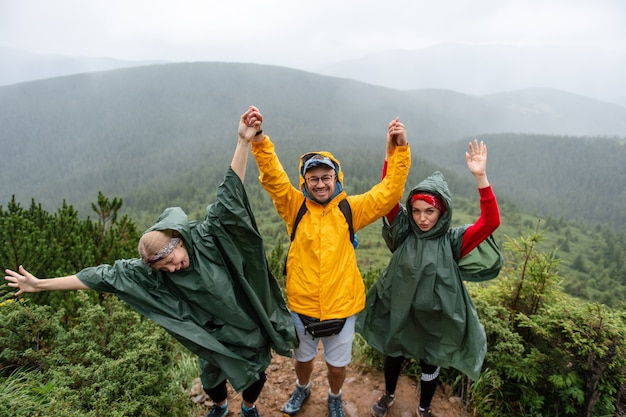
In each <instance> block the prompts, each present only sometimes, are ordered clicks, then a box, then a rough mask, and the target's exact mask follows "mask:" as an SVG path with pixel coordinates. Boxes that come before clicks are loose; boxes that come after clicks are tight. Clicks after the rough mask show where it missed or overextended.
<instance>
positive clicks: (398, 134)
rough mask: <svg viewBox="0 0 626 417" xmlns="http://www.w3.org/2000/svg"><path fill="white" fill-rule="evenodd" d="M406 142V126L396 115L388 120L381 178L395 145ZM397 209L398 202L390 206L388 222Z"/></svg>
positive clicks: (403, 144) (385, 173) (393, 216)
mask: <svg viewBox="0 0 626 417" xmlns="http://www.w3.org/2000/svg"><path fill="white" fill-rule="evenodd" d="M407 143H409V142H408V139H407V135H406V128H405V127H404V124H402V123H400V118H399V117H396V118H395V119H393V120H392V121H391V122H389V125H388V126H387V149H386V152H385V161H384V163H383V174H382V177H383V178H385V175H387V161H388V160H389V157H390V156H391V155H393V153H394V152H395V151H396V146H405V145H406V144H407ZM399 210H400V202H398V204H396V205H395V206H394V208H392V209H391V211H390V212H389V213H387V215H386V217H387V221H388V222H389V223H390V224H391V222H392V221H393V219H394V218H395V217H396V215H397V214H398V211H399Z"/></svg>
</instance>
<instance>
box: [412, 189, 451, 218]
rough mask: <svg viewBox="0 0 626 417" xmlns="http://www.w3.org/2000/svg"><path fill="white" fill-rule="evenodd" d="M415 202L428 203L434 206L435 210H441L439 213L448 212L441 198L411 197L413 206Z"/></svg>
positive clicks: (426, 195) (429, 196) (421, 195)
mask: <svg viewBox="0 0 626 417" xmlns="http://www.w3.org/2000/svg"><path fill="white" fill-rule="evenodd" d="M415 200H423V201H425V202H427V203H428V204H430V205H431V206H433V207H434V208H436V209H439V211H441V212H442V213H445V212H446V206H445V204H443V201H441V198H439V197H436V196H434V195H430V194H413V195H412V196H411V204H413V203H414V202H415Z"/></svg>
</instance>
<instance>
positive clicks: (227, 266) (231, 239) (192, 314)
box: [5, 118, 297, 417]
mask: <svg viewBox="0 0 626 417" xmlns="http://www.w3.org/2000/svg"><path fill="white" fill-rule="evenodd" d="M256 133H257V131H256V128H255V127H254V126H248V125H247V124H246V123H245V122H244V120H243V118H240V120H239V139H238V142H237V146H236V149H235V153H234V155H233V159H232V162H231V166H230V169H228V171H227V172H226V175H225V178H224V181H223V182H222V184H220V186H219V188H218V190H217V198H216V201H215V203H213V204H211V205H209V206H208V207H207V211H206V216H205V218H204V220H202V221H197V222H196V221H192V222H190V221H188V219H187V215H186V214H185V213H184V212H183V211H182V209H180V208H178V207H170V208H168V209H166V210H165V211H164V212H163V213H162V214H161V216H160V217H159V219H158V220H157V223H156V224H154V225H153V226H152V227H150V228H149V229H148V230H146V232H144V234H143V235H142V237H141V239H140V241H139V254H140V258H137V259H124V260H117V261H115V263H114V264H113V265H100V266H96V267H91V268H86V269H84V270H82V271H80V272H78V273H77V274H76V275H70V276H66V277H58V278H50V279H38V278H36V277H35V276H33V275H32V274H30V273H29V272H28V271H27V270H26V269H24V267H22V266H20V267H19V268H18V271H12V270H9V269H7V270H5V273H6V276H5V279H6V280H7V281H8V285H9V286H10V287H14V288H18V289H19V290H18V291H17V292H16V294H15V295H16V296H18V295H20V294H22V293H24V292H38V291H49V290H87V289H93V290H96V291H101V292H112V293H115V294H116V295H117V296H118V297H119V298H120V299H121V300H122V301H124V302H126V303H127V304H129V305H130V306H131V307H133V308H134V309H135V310H137V311H138V312H140V313H141V314H143V315H145V316H146V317H148V318H150V319H152V320H154V321H155V322H156V323H158V324H159V325H161V326H162V327H163V328H165V329H166V330H167V331H168V332H169V333H170V334H171V335H172V336H174V337H175V338H176V339H177V340H178V341H179V342H180V343H182V344H183V345H184V346H185V347H187V348H188V349H189V350H191V351H192V352H194V353H195V354H197V355H198V357H199V362H200V378H201V380H202V385H203V387H204V390H205V391H206V392H207V394H208V395H209V397H211V399H212V401H213V402H214V405H213V407H212V408H211V410H210V411H209V413H208V414H207V416H209V417H223V416H225V415H226V414H227V412H228V408H227V404H228V401H227V397H228V395H227V387H226V382H227V381H229V382H230V384H231V385H232V386H233V388H234V389H235V390H237V391H242V398H243V403H242V405H241V414H242V416H243V417H255V416H258V411H257V409H256V407H255V406H254V403H255V401H256V400H257V398H258V396H259V394H260V393H261V390H262V388H263V385H264V383H265V379H266V376H265V369H266V368H267V366H268V365H269V363H270V360H271V349H274V350H275V351H276V352H277V353H279V354H281V355H286V356H290V355H291V349H292V348H293V347H295V346H296V345H297V337H296V335H295V329H294V326H293V320H292V319H291V316H290V315H289V312H288V310H287V308H286V306H285V303H284V300H283V298H282V295H281V292H280V289H279V288H278V285H277V283H276V281H275V280H274V278H273V276H272V275H271V273H270V272H269V269H268V267H267V261H266V257H265V252H264V248H263V241H262V239H261V236H260V235H259V231H258V229H257V226H256V222H255V219H254V216H253V214H252V211H251V210H250V206H249V203H248V198H247V195H246V192H245V189H244V187H243V183H242V181H243V179H244V177H245V171H246V163H247V158H248V151H249V146H250V139H251V138H253V137H254V135H255V134H256Z"/></svg>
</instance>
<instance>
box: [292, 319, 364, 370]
mask: <svg viewBox="0 0 626 417" xmlns="http://www.w3.org/2000/svg"><path fill="white" fill-rule="evenodd" d="M291 318H292V319H293V323H294V324H295V326H296V333H297V334H298V339H300V344H299V346H298V347H297V348H296V349H294V350H293V354H294V357H295V358H296V360H297V361H298V362H308V361H310V360H313V359H314V358H315V356H317V350H318V348H319V343H320V341H321V342H322V346H323V347H324V360H326V363H328V364H329V365H331V366H335V367H338V368H341V367H343V366H347V365H348V364H349V363H350V361H351V360H352V340H353V339H354V323H355V321H356V316H350V317H348V319H347V320H346V324H345V325H344V326H343V329H341V332H339V333H338V334H336V335H333V336H327V337H322V338H318V339H314V338H313V337H312V336H311V335H310V334H308V333H307V334H304V326H303V325H302V321H301V320H300V317H298V314H297V313H294V312H293V311H292V312H291Z"/></svg>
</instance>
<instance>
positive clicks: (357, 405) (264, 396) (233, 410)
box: [192, 352, 466, 417]
mask: <svg viewBox="0 0 626 417" xmlns="http://www.w3.org/2000/svg"><path fill="white" fill-rule="evenodd" d="M267 377H268V378H267V382H266V383H265V387H264V388H263V392H262V393H261V397H260V398H259V400H258V401H257V408H258V410H259V414H260V415H261V417H283V413H282V408H283V405H284V404H285V402H286V401H287V400H288V399H289V396H290V395H291V392H292V390H293V388H294V384H295V373H294V369H293V359H291V358H285V357H283V356H278V355H275V356H274V358H273V359H272V363H271V364H270V366H269V367H268V368H267ZM311 388H312V392H311V397H310V398H309V400H308V401H307V402H306V403H305V405H304V406H303V407H302V410H301V411H300V413H298V415H297V417H326V416H328V408H327V405H326V399H327V396H328V381H327V379H326V364H325V362H324V358H323V357H322V353H321V352H320V353H319V354H318V356H317V358H316V360H315V369H314V371H313V377H312V380H311ZM383 389H384V377H383V374H382V372H379V371H376V370H368V371H361V370H359V369H357V367H355V366H354V365H350V366H348V370H347V376H346V380H345V382H344V385H343V403H344V410H345V413H346V417H369V416H370V415H371V414H370V408H371V406H372V404H373V403H374V401H376V399H377V398H378V397H379V396H380V394H381V391H382V390H383ZM201 392H202V388H201V387H200V385H199V384H197V385H196V386H195V387H194V390H193V391H192V394H195V398H196V399H195V401H196V402H204V403H205V404H206V406H207V407H206V409H205V411H204V412H205V413H206V412H207V411H208V408H209V407H210V405H211V401H210V400H209V399H208V397H207V396H206V395H204V396H203V397H202V396H201V395H198V394H199V393H201ZM228 402H229V404H230V407H229V408H230V411H229V413H228V417H237V416H238V415H239V406H240V404H241V395H240V394H237V393H235V392H233V391H232V389H231V388H230V387H229V397H228ZM417 406H418V397H417V394H416V386H415V382H413V381H412V380H411V379H409V378H408V377H406V376H402V377H400V380H399V381H398V387H397V389H396V401H395V403H394V405H393V406H392V407H391V408H390V409H389V413H388V414H387V417H416V414H415V410H416V408H417ZM432 407H433V411H434V412H436V413H437V414H436V415H437V417H465V416H466V414H464V413H463V411H462V407H461V406H460V399H459V398H457V397H449V396H448V395H446V394H445V393H444V390H443V389H442V388H441V387H440V388H439V389H438V390H437V393H436V394H435V398H434V399H433V403H432ZM201 416H202V415H201ZM201 416H198V417H201Z"/></svg>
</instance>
